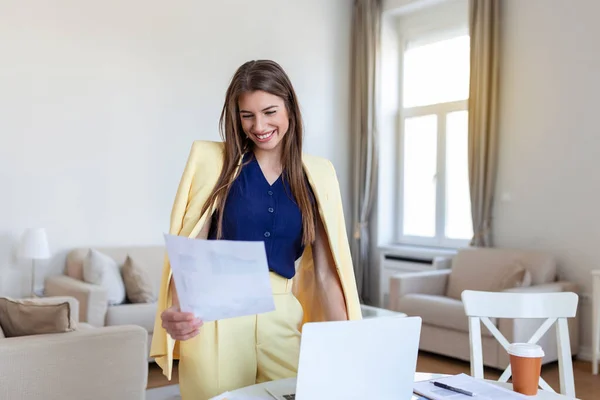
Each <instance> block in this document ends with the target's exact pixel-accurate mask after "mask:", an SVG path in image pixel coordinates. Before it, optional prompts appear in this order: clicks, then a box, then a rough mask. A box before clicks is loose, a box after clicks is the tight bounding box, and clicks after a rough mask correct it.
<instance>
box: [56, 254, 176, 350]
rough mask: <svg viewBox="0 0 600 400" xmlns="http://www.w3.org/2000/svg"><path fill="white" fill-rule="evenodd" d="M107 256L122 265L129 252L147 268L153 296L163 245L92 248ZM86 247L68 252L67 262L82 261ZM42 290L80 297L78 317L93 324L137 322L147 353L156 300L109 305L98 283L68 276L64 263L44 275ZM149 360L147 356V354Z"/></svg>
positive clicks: (159, 274)
mask: <svg viewBox="0 0 600 400" xmlns="http://www.w3.org/2000/svg"><path fill="white" fill-rule="evenodd" d="M95 249H96V250H98V251H99V252H101V253H103V254H105V255H108V256H110V257H111V258H112V259H113V260H115V261H116V263H117V264H118V265H119V266H122V265H123V263H124V262H125V259H126V258H127V255H129V256H130V257H131V258H132V259H133V260H135V262H137V263H138V264H139V265H140V266H143V267H144V269H146V271H147V272H148V274H149V276H150V280H151V282H152V290H153V294H154V297H155V298H158V290H159V285H160V280H161V275H162V270H163V265H164V260H165V248H164V246H132V247H116V248H95ZM88 251H89V248H76V249H73V250H71V251H70V252H69V254H68V255H67V258H66V259H67V261H66V263H78V262H83V258H84V257H85V256H86V254H87V253H88ZM44 294H45V295H46V296H72V297H74V298H76V299H77V300H78V301H79V319H80V321H82V322H87V323H89V324H90V325H92V326H95V327H103V326H119V325H138V326H141V327H142V328H144V329H145V330H146V332H147V333H148V354H149V353H150V350H149V347H150V344H151V341H152V333H153V331H154V320H155V318H156V310H157V308H156V302H152V303H135V304H131V303H128V302H124V303H123V304H117V305H109V302H108V293H107V290H106V289H105V288H104V287H102V286H99V285H94V284H89V283H86V282H84V281H82V280H80V279H77V278H75V277H73V276H69V268H67V265H65V271H64V274H62V275H54V276H49V277H47V278H46V279H45V287H44ZM149 360H150V358H149Z"/></svg>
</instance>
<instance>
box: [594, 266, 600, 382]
mask: <svg viewBox="0 0 600 400" xmlns="http://www.w3.org/2000/svg"><path fill="white" fill-rule="evenodd" d="M592 285H593V290H592V321H593V328H592V374H593V375H598V353H599V349H598V347H599V345H600V304H599V303H600V276H598V275H596V276H594V277H593V284H592Z"/></svg>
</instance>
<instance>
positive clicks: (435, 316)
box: [397, 294, 497, 336]
mask: <svg viewBox="0 0 600 400" xmlns="http://www.w3.org/2000/svg"><path fill="white" fill-rule="evenodd" d="M397 302H398V303H397V311H400V312H403V313H405V314H407V315H409V316H418V317H421V319H422V320H423V324H427V325H433V326H437V327H440V328H446V329H453V330H455V331H460V332H465V333H468V332H469V318H468V317H467V315H466V314H465V309H464V307H463V303H462V301H460V300H455V299H451V298H449V297H445V296H435V295H429V294H407V295H406V296H403V297H401V298H400V299H398V300H397ZM490 321H492V323H493V324H494V325H496V324H497V321H496V319H495V318H490ZM496 326H497V325H496ZM481 334H482V335H485V336H492V334H491V332H490V331H489V330H488V329H487V328H486V327H485V326H483V325H482V328H481Z"/></svg>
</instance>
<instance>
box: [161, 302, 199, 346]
mask: <svg viewBox="0 0 600 400" xmlns="http://www.w3.org/2000/svg"><path fill="white" fill-rule="evenodd" d="M160 318H161V320H162V327H163V328H165V330H166V331H167V332H168V333H169V335H171V337H172V338H173V339H175V340H188V339H191V338H193V337H194V336H196V335H197V334H198V333H200V327H201V326H202V324H203V322H202V320H200V319H199V318H195V317H194V315H193V314H192V313H185V312H181V311H180V309H179V307H178V306H173V307H170V308H167V309H166V310H165V311H163V312H162V314H161V315H160Z"/></svg>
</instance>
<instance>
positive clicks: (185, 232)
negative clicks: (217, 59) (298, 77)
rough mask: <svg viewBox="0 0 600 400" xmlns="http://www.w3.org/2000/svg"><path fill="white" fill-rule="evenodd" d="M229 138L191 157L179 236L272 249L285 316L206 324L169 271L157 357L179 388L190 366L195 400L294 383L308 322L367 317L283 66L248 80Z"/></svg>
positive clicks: (190, 393)
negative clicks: (184, 304) (305, 149)
mask: <svg viewBox="0 0 600 400" xmlns="http://www.w3.org/2000/svg"><path fill="white" fill-rule="evenodd" d="M220 127H221V136H222V137H223V143H216V142H206V141H197V142H195V143H194V144H193V146H192V150H191V152H190V156H189V158H188V161H187V164H186V167H185V170H184V173H183V176H182V178H181V182H180V185H179V189H178V191H177V195H176V198H175V203H174V206H173V211H172V214H171V227H170V233H171V234H176V235H181V236H187V237H191V238H199V239H226V240H253V241H256V240H258V241H264V242H265V249H266V252H267V260H268V264H269V269H270V279H271V286H272V288H273V297H274V302H275V308H276V310H275V311H273V312H269V313H265V314H261V315H254V316H248V317H240V318H231V319H227V320H221V321H216V322H209V323H203V322H202V321H201V320H200V319H199V318H196V317H195V316H194V315H189V314H188V313H182V312H180V311H179V303H178V299H177V288H176V287H175V285H174V282H173V280H171V270H170V266H169V263H168V260H167V261H166V262H165V268H164V271H163V278H162V282H161V290H160V295H159V300H158V313H157V317H156V323H155V328H154V335H153V338H152V349H151V356H152V357H154V358H155V360H156V361H157V363H158V364H159V365H160V366H161V368H162V369H163V372H164V374H165V375H166V376H167V377H168V378H169V379H171V372H172V362H173V359H179V383H180V389H181V394H182V398H183V399H184V400H188V399H208V398H211V397H213V396H216V395H218V394H220V393H222V392H225V391H228V390H234V389H237V388H240V387H244V386H248V385H253V384H255V383H258V382H263V381H269V380H275V379H282V378H288V377H293V376H295V375H296V373H297V365H298V355H299V345H300V330H301V326H302V323H304V322H313V321H329V320H347V319H360V317H361V314H360V305H359V301H358V294H357V290H356V284H355V280H354V272H353V268H352V262H351V258H350V250H349V245H348V239H347V236H346V229H345V222H344V215H343V210H342V203H341V197H340V190H339V185H338V182H337V178H336V174H335V170H334V169H333V166H332V165H331V163H330V162H329V161H327V160H325V159H322V158H318V157H311V156H307V155H303V154H302V140H303V127H302V119H301V115H300V109H299V104H298V101H297V98H296V94H295V92H294V89H293V87H292V84H291V82H290V80H289V78H288V76H287V75H286V73H285V72H284V71H283V70H282V68H281V67H280V66H279V65H278V64H276V63H275V62H273V61H250V62H247V63H245V64H244V65H242V66H241V67H240V68H239V69H238V70H237V72H236V73H235V75H234V77H233V79H232V81H231V83H230V86H229V88H228V90H227V94H226V99H225V104H224V106H223V110H222V113H221V119H220ZM298 258H300V262H299V264H298V268H297V269H296V265H295V263H296V261H297V259H298Z"/></svg>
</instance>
